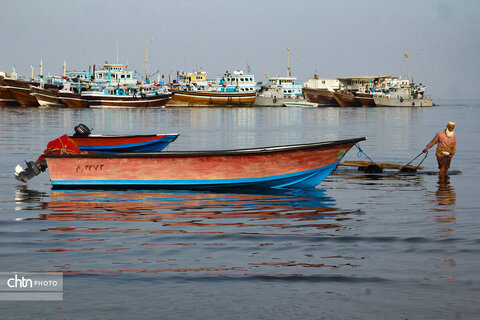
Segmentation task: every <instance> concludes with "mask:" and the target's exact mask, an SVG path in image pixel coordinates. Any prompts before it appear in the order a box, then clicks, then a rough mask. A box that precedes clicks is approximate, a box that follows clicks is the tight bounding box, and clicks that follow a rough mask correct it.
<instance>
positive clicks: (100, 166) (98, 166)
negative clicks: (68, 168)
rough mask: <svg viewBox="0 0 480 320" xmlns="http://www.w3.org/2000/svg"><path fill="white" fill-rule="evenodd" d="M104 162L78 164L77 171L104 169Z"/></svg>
mask: <svg viewBox="0 0 480 320" xmlns="http://www.w3.org/2000/svg"><path fill="white" fill-rule="evenodd" d="M103 166H104V164H86V165H83V166H80V165H78V166H77V169H76V170H75V171H76V172H92V171H94V172H95V171H102V170H103Z"/></svg>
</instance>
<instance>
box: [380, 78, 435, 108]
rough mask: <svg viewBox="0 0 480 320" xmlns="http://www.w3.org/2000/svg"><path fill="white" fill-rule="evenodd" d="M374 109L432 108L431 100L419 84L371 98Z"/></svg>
mask: <svg viewBox="0 0 480 320" xmlns="http://www.w3.org/2000/svg"><path fill="white" fill-rule="evenodd" d="M373 100H374V102H375V106H376V107H432V106H433V100H432V98H430V97H428V96H426V95H425V89H424V87H423V86H422V85H421V84H420V85H418V86H416V85H412V86H410V87H407V88H392V89H391V90H389V91H388V92H385V93H381V94H378V95H374V96H373Z"/></svg>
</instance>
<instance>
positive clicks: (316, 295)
mask: <svg viewBox="0 0 480 320" xmlns="http://www.w3.org/2000/svg"><path fill="white" fill-rule="evenodd" d="M439 103H440V104H441V106H439V107H435V108H424V109H412V108H388V109H387V108H385V109H381V108H377V109H375V108H370V109H365V108H344V109H342V108H238V109H228V108H212V109H195V108H191V109H187V108H185V109H183V108H182V109H150V110H149V109H142V110H138V109H105V110H104V109H92V110H90V109H84V110H83V109H82V110H69V109H47V108H33V109H19V108H11V109H0V150H1V151H0V152H1V156H0V160H1V161H0V272H13V271H19V272H52V271H54V272H63V273H64V277H63V280H64V284H63V286H64V290H63V296H64V299H63V301H15V302H12V301H0V314H1V316H0V317H1V318H2V319H478V315H479V313H480V303H479V302H480V271H479V270H480V263H479V262H480V258H479V257H480V236H479V230H480V228H479V227H480V221H479V217H480V212H479V208H480V191H479V189H480V183H479V181H480V160H479V156H478V155H479V154H480V153H479V152H480V143H479V141H480V130H479V125H478V121H479V119H480V101H474V102H471V101H469V102H461V103H459V102H452V101H440V102H439ZM448 121H454V122H456V124H457V126H456V128H455V131H456V133H457V140H458V146H457V155H456V156H455V157H454V159H453V161H452V167H451V173H452V174H451V175H450V176H449V177H448V178H447V179H439V177H438V176H437V175H436V172H438V169H437V166H436V160H435V155H434V152H433V150H434V149H432V151H431V152H430V153H429V155H428V157H427V159H426V160H425V161H424V163H423V166H424V167H425V170H424V171H421V173H419V174H413V175H398V174H395V171H390V174H383V175H365V174H362V173H360V172H358V171H356V170H355V169H353V168H347V167H340V168H339V170H338V171H337V172H336V173H334V174H332V175H330V176H329V177H328V178H327V179H326V180H325V181H324V182H323V183H321V184H320V185H319V186H318V187H317V189H311V190H295V189H286V190H273V189H272V190H233V191H229V190H224V192H212V191H204V192H202V191H181V190H180V191H169V190H154V191H152V190H148V191H141V190H140V191H139V190H135V191H134V190H132V191H102V190H88V191H75V190H73V191H72V190H70V191H61V190H51V185H50V181H49V176H48V172H45V173H43V174H41V175H40V176H38V177H36V178H34V179H32V180H31V181H29V182H28V184H22V183H20V182H18V181H16V180H15V179H14V178H13V172H14V167H15V165H16V164H17V163H23V160H27V161H29V160H35V159H36V158H37V157H38V156H39V154H41V152H42V151H43V150H44V149H45V147H46V144H47V143H48V142H49V141H50V140H53V139H55V138H57V137H59V136H60V135H63V134H64V133H68V134H72V133H73V128H74V126H75V125H77V124H79V123H84V124H86V125H88V126H89V127H94V133H97V134H100V133H105V134H147V133H180V137H179V138H178V139H177V140H176V141H175V142H174V143H172V144H171V145H170V146H169V147H168V149H167V150H208V149H232V148H245V147H260V146H271V145H282V144H295V143H306V142H315V141H327V140H336V139H344V138H351V137H361V136H367V137H368V140H367V141H364V142H361V143H360V146H361V148H362V149H363V150H364V151H365V153H366V154H367V155H368V156H369V157H370V158H372V159H373V160H374V161H377V162H390V163H399V164H406V163H407V162H409V161H410V160H412V159H413V158H414V157H415V156H417V155H418V154H419V153H420V152H421V150H422V149H423V148H424V147H425V145H426V144H427V143H428V142H429V141H430V140H431V139H432V138H433V136H434V135H435V133H436V132H437V131H439V130H442V129H443V128H444V127H445V125H446V123H447V122H448ZM359 156H360V157H359ZM345 160H366V158H365V156H362V155H361V154H359V152H358V149H357V148H353V149H351V150H350V152H349V153H348V154H347V156H346V158H345ZM418 160H421V158H419V159H417V161H416V164H418Z"/></svg>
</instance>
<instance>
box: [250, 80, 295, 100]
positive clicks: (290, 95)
mask: <svg viewBox="0 0 480 320" xmlns="http://www.w3.org/2000/svg"><path fill="white" fill-rule="evenodd" d="M295 80H296V78H294V77H279V76H276V77H274V78H269V79H268V82H267V84H266V85H265V86H262V87H260V90H259V92H258V94H257V97H256V98H255V105H257V106H283V105H284V103H290V102H302V101H305V99H304V98H303V92H302V85H301V84H298V83H295Z"/></svg>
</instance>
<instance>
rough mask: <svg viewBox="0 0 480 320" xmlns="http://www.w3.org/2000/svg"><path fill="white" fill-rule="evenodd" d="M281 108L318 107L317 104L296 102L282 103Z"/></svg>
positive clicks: (303, 101) (302, 101) (304, 101)
mask: <svg viewBox="0 0 480 320" xmlns="http://www.w3.org/2000/svg"><path fill="white" fill-rule="evenodd" d="M283 106H285V107H302V108H316V107H318V103H313V102H308V101H306V100H298V101H288V102H284V103H283Z"/></svg>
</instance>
